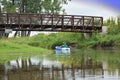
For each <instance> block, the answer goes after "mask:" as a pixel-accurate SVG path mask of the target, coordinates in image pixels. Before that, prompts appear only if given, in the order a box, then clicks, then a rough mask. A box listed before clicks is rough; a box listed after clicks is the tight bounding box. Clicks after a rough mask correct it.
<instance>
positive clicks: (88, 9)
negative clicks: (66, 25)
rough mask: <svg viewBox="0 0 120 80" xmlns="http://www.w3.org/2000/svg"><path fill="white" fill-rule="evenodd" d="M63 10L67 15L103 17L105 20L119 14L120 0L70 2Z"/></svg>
mask: <svg viewBox="0 0 120 80" xmlns="http://www.w3.org/2000/svg"><path fill="white" fill-rule="evenodd" d="M63 8H64V9H65V10H66V12H67V14H72V15H89V16H103V17H104V19H107V18H109V17H111V16H117V15H119V14H120V0H72V1H71V2H69V3H68V5H64V7H63Z"/></svg>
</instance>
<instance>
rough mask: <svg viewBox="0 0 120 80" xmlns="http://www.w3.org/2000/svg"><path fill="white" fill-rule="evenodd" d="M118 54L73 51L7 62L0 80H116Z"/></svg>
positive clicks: (1, 68) (119, 68)
mask: <svg viewBox="0 0 120 80" xmlns="http://www.w3.org/2000/svg"><path fill="white" fill-rule="evenodd" d="M119 58H120V50H75V51H72V52H71V54H70V55H67V56H64V55H55V54H53V55H51V56H49V57H48V56H44V57H42V58H41V57H39V56H37V57H31V58H30V59H26V60H22V59H21V58H19V59H18V60H11V61H9V62H7V63H5V64H3V65H0V80H120V59H119Z"/></svg>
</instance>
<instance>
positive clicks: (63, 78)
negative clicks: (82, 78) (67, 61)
mask: <svg viewBox="0 0 120 80" xmlns="http://www.w3.org/2000/svg"><path fill="white" fill-rule="evenodd" d="M62 80H65V73H64V65H63V64H62Z"/></svg>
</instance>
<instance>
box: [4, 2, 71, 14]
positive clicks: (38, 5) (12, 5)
mask: <svg viewBox="0 0 120 80" xmlns="http://www.w3.org/2000/svg"><path fill="white" fill-rule="evenodd" d="M16 1H17V2H16ZM68 1H71V0H2V5H3V6H4V7H3V12H20V13H21V12H22V13H47V14H59V13H60V12H61V11H62V12H63V13H64V12H65V10H64V9H63V8H62V5H63V4H68Z"/></svg>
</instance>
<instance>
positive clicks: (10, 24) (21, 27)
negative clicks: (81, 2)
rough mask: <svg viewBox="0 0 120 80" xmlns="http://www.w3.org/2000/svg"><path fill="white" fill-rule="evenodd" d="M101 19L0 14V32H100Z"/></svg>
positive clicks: (77, 16) (96, 17) (93, 17)
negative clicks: (8, 30)
mask: <svg viewBox="0 0 120 80" xmlns="http://www.w3.org/2000/svg"><path fill="white" fill-rule="evenodd" d="M102 26H103V17H98V16H80V15H50V14H18V13H0V31H5V29H11V30H13V31H57V32H58V31H62V32H88V33H91V32H101V31H102Z"/></svg>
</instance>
